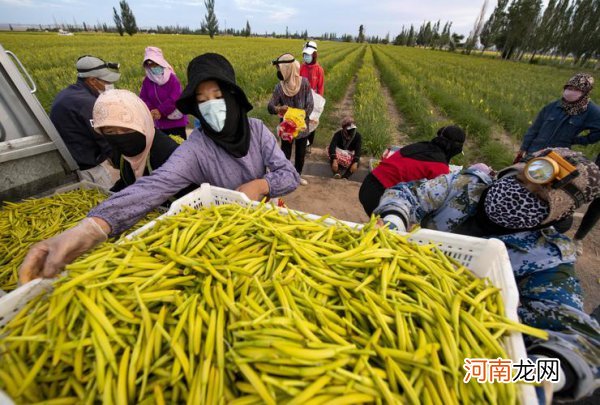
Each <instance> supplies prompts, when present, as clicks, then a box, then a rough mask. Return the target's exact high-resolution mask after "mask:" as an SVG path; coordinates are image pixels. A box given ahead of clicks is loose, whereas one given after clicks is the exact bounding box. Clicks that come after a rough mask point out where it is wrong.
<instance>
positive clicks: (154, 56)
mask: <svg viewBox="0 0 600 405" xmlns="http://www.w3.org/2000/svg"><path fill="white" fill-rule="evenodd" d="M147 60H151V61H152V62H154V63H156V64H157V65H159V66H162V67H163V68H165V70H164V71H163V73H162V74H161V75H156V74H154V73H152V71H151V70H150V68H149V67H148V66H146V61H147ZM142 63H143V65H144V69H145V70H146V77H147V78H148V79H150V80H151V81H153V82H154V83H156V84H158V85H159V86H162V85H163V84H165V83H167V82H168V81H169V78H170V77H171V74H175V72H174V71H173V68H172V67H171V65H169V62H167V60H166V59H165V58H164V56H163V53H162V50H161V49H160V48H157V47H155V46H148V47H146V51H145V52H144V61H143V62H142Z"/></svg>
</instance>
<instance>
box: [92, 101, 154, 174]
mask: <svg viewBox="0 0 600 405" xmlns="http://www.w3.org/2000/svg"><path fill="white" fill-rule="evenodd" d="M93 118H94V125H93V126H94V130H95V131H96V132H98V133H99V134H101V133H102V128H103V127H121V128H127V129H131V130H132V131H138V132H141V133H142V134H144V135H145V136H146V148H144V151H143V152H142V153H140V154H139V155H137V156H130V157H129V156H123V158H124V159H125V160H127V161H128V162H129V164H131V168H132V169H133V173H134V174H135V178H136V179H138V178H140V177H142V176H143V175H144V169H145V168H146V159H147V158H148V154H149V153H150V148H151V147H152V142H153V141H154V121H153V120H152V114H150V110H148V107H147V106H146V104H145V103H144V102H143V101H142V100H141V99H140V98H139V97H138V96H136V95H135V94H134V93H132V92H130V91H129V90H118V89H117V90H108V91H105V92H104V93H102V94H100V96H98V99H97V100H96V103H95V104H94V111H93ZM113 136H118V135H113Z"/></svg>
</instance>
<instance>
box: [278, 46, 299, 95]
mask: <svg viewBox="0 0 600 405" xmlns="http://www.w3.org/2000/svg"><path fill="white" fill-rule="evenodd" d="M283 60H293V62H290V63H279V64H277V66H279V70H280V71H281V74H282V75H283V80H282V81H280V82H279V83H281V87H282V89H283V92H284V94H285V95H286V96H288V97H294V96H295V95H296V94H298V92H299V91H300V86H301V85H302V77H301V76H300V63H299V62H298V61H297V60H296V59H294V56H293V55H291V54H289V53H284V54H283V55H281V56H280V57H278V58H277V61H283Z"/></svg>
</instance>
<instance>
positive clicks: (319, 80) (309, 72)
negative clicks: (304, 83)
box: [300, 63, 325, 96]
mask: <svg viewBox="0 0 600 405" xmlns="http://www.w3.org/2000/svg"><path fill="white" fill-rule="evenodd" d="M300 76H302V77H306V79H307V80H308V82H309V83H310V88H311V89H313V90H314V91H316V92H317V94H319V95H321V96H322V95H323V92H324V91H325V89H324V83H325V72H324V71H323V68H322V67H321V65H319V64H318V63H315V64H313V65H307V64H306V63H303V64H302V66H300Z"/></svg>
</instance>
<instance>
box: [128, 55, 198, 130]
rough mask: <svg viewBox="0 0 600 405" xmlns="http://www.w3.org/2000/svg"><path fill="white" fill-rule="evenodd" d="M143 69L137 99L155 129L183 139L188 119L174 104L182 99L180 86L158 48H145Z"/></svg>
mask: <svg viewBox="0 0 600 405" xmlns="http://www.w3.org/2000/svg"><path fill="white" fill-rule="evenodd" d="M144 69H145V70H146V77H145V78H144V82H143V83H142V90H140V98H141V99H142V100H144V103H146V105H147V106H148V109H149V110H150V113H152V118H154V126H155V127H156V128H158V129H160V130H161V131H163V132H164V133H166V134H170V135H179V136H180V137H182V138H183V139H186V138H187V135H186V132H185V126H186V125H187V123H188V119H187V116H186V115H184V114H183V113H182V112H181V111H179V110H178V109H177V106H176V105H175V102H176V101H177V99H179V96H181V84H180V83H179V79H177V76H176V75H175V72H174V71H173V68H172V67H171V65H169V63H168V62H167V60H166V59H165V58H164V57H163V53H162V51H161V50H160V48H157V47H154V46H149V47H147V48H146V52H145V54H144Z"/></svg>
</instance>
